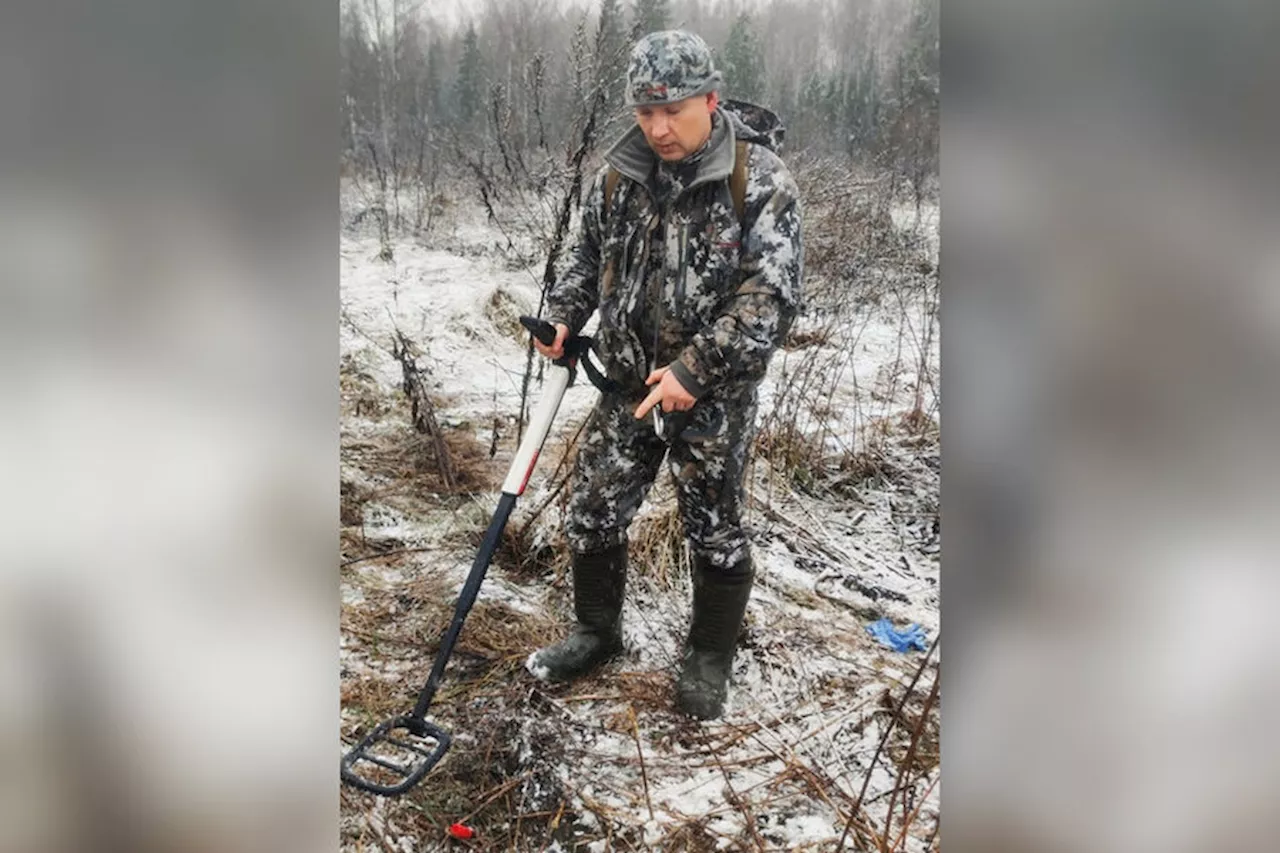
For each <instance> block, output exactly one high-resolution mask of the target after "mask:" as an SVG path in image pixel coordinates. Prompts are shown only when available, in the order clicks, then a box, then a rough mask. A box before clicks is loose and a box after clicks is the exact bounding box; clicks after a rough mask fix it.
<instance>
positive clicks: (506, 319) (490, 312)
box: [484, 287, 531, 347]
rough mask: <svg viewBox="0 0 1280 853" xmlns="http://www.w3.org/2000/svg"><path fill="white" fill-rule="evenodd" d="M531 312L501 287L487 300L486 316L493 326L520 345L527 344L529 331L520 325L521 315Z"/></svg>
mask: <svg viewBox="0 0 1280 853" xmlns="http://www.w3.org/2000/svg"><path fill="white" fill-rule="evenodd" d="M529 313H531V312H530V310H529V308H528V307H527V306H525V305H523V304H521V303H520V302H519V301H517V300H516V299H515V297H513V296H512V295H511V294H510V293H508V292H507V291H505V290H503V289H502V288H501V287H499V288H497V289H495V290H494V291H493V294H492V295H491V296H490V297H489V298H488V300H486V301H485V304H484V316H485V319H487V320H488V321H489V322H490V323H492V324H493V327H494V328H495V329H497V330H498V331H499V332H501V333H502V334H503V336H504V337H507V338H510V339H511V340H513V341H515V342H516V343H517V344H519V345H520V346H522V347H523V346H525V345H526V344H527V343H528V340H529V333H528V332H527V331H526V330H525V328H524V326H522V325H520V315H521V314H529Z"/></svg>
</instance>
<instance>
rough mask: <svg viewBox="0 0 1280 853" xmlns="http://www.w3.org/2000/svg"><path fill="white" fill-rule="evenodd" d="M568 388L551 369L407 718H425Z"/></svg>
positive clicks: (562, 372) (559, 371) (559, 370)
mask: <svg viewBox="0 0 1280 853" xmlns="http://www.w3.org/2000/svg"><path fill="white" fill-rule="evenodd" d="M568 387H569V371H568V369H566V368H563V367H555V368H553V369H552V372H551V376H550V378H549V379H548V380H547V383H546V386H545V390H544V391H543V393H542V397H541V399H539V401H538V406H537V408H536V409H534V412H533V416H532V417H531V418H530V420H529V431H528V432H527V433H525V436H524V440H523V441H521V442H520V449H519V450H517V451H516V457H515V459H513V460H512V461H511V468H510V469H509V470H508V472H507V479H506V481H505V482H503V484H502V497H500V498H499V499H498V508H497V510H496V511H495V512H494V514H493V520H492V521H490V522H489V529H488V530H486V531H485V534H484V539H483V540H481V542H480V550H479V552H477V553H476V559H475V562H474V563H472V564H471V573H470V574H469V575H467V582H466V583H465V584H463V586H462V592H461V593H459V594H458V604H457V606H456V607H455V608H454V610H453V621H452V622H450V623H449V630H448V631H447V632H446V633H445V635H444V640H443V641H442V642H441V643H440V651H439V652H438V653H437V654H436V662H435V665H434V666H432V667H431V674H430V675H429V676H427V684H426V686H425V687H424V688H423V689H422V693H421V695H419V697H418V704H417V705H415V706H414V709H413V714H412V715H411V716H413V717H416V718H418V719H421V718H423V717H425V716H426V713H427V709H428V708H429V707H431V700H432V699H434V698H435V695H436V689H437V688H438V687H439V686H440V679H441V678H443V677H444V670H445V667H446V666H447V665H448V663H449V657H450V656H451V655H452V654H453V647H454V644H456V643H457V642H458V634H460V633H461V632H462V624H463V623H464V622H465V621H466V620H467V614H468V613H470V612H471V607H472V605H474V604H475V603H476V596H477V595H479V593H480V584H482V583H483V582H484V576H485V574H486V573H487V572H488V570H489V563H490V561H491V560H492V559H493V552H494V551H496V550H497V549H498V543H499V542H500V541H501V539H502V531H503V530H504V529H505V528H506V526H507V519H508V518H510V516H511V511H512V510H513V509H515V506H516V499H517V498H518V497H520V495H522V494H524V489H525V486H527V485H528V484H529V476H530V475H531V474H532V473H533V469H534V466H535V465H537V463H538V454H539V453H541V452H542V445H543V443H544V442H545V441H546V440H547V433H548V432H550V430H551V423H552V421H554V420H555V416H556V412H557V411H558V410H559V409H560V401H561V400H563V399H564V392H565V389H566V388H568Z"/></svg>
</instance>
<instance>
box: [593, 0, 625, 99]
mask: <svg viewBox="0 0 1280 853" xmlns="http://www.w3.org/2000/svg"><path fill="white" fill-rule="evenodd" d="M628 47H629V44H628V42H627V34H626V32H625V30H624V29H623V21H622V5H621V2H620V0H601V3H600V81H601V83H602V84H603V85H604V87H605V99H606V100H605V103H606V104H608V105H609V107H610V108H613V107H616V106H619V105H621V103H622V87H623V82H624V77H625V76H626V73H627V48H628Z"/></svg>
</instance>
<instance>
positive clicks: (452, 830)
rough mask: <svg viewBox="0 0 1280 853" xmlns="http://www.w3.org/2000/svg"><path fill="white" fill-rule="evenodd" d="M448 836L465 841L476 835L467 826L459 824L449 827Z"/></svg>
mask: <svg viewBox="0 0 1280 853" xmlns="http://www.w3.org/2000/svg"><path fill="white" fill-rule="evenodd" d="M449 834H450V835H452V836H453V837H454V838H461V839H464V840H465V839H467V838H471V837H473V836H474V835H475V834H476V831H475V830H474V829H472V828H471V827H469V826H463V825H462V824H460V823H455V824H453V825H452V826H450V827H449Z"/></svg>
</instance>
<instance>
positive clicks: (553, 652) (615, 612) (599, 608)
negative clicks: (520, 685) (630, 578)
mask: <svg viewBox="0 0 1280 853" xmlns="http://www.w3.org/2000/svg"><path fill="white" fill-rule="evenodd" d="M626 582H627V546H626V543H623V544H622V545H616V546H614V547H612V548H608V549H606V550H604V551H595V552H590V553H584V554H575V555H574V558H573V609H574V612H575V614H576V615H577V618H578V624H577V625H576V626H575V627H574V629H573V633H571V634H570V635H569V636H568V637H566V638H564V639H563V640H561V641H560V642H558V643H553V644H552V645H550V646H546V647H544V648H541V649H538V650H537V651H536V652H534V653H533V654H531V655H529V659H528V660H527V661H525V668H526V669H528V670H529V672H530V673H531V674H532V675H533V677H534V678H537V679H539V680H540V681H573V680H574V679H575V678H579V677H581V676H583V675H586V674H587V673H588V672H590V671H591V670H593V669H595V668H596V667H597V666H599V665H600V664H602V663H604V662H605V661H607V660H609V659H610V658H612V657H614V656H615V655H617V654H618V653H619V652H621V651H622V597H623V593H624V591H625V589H626Z"/></svg>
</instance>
